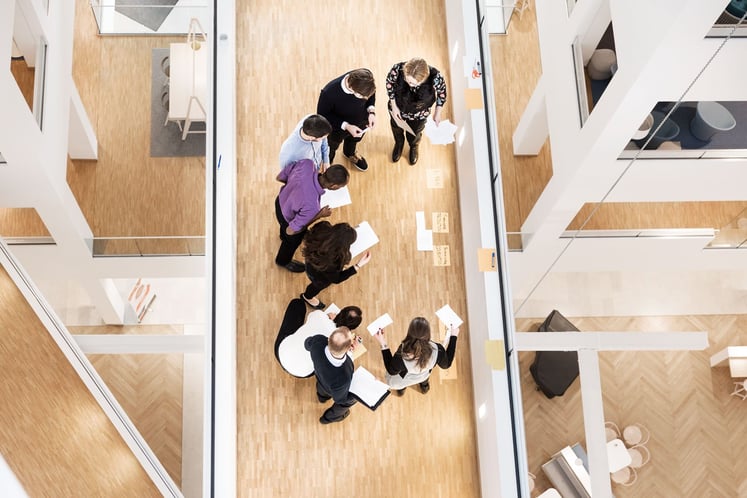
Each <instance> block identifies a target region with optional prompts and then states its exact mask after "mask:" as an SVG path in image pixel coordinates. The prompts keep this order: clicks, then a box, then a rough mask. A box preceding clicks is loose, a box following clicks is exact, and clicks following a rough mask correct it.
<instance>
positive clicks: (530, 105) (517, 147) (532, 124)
mask: <svg viewBox="0 0 747 498" xmlns="http://www.w3.org/2000/svg"><path fill="white" fill-rule="evenodd" d="M548 132H549V130H548V129H547V107H546V106H545V89H544V86H543V78H542V76H540V78H539V81H537V86H536V87H535V88H534V92H532V96H531V97H530V98H529V102H527V106H526V107H525V108H524V113H523V114H522V115H521V119H520V120H519V124H518V125H517V126H516V130H515V131H514V136H513V142H514V154H515V155H517V156H522V155H525V156H536V155H537V154H539V151H540V149H541V148H542V145H544V143H545V140H547V135H548Z"/></svg>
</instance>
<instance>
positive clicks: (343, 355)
mask: <svg viewBox="0 0 747 498" xmlns="http://www.w3.org/2000/svg"><path fill="white" fill-rule="evenodd" d="M352 344H353V333H352V332H351V331H350V329H349V328H347V327H338V328H336V329H335V330H334V331H333V332H332V334H330V336H329V339H327V337H325V336H324V335H322V334H318V335H315V336H313V337H309V338H308V339H306V341H304V347H305V348H306V350H307V351H309V352H310V353H311V361H312V362H313V363H314V374H316V397H317V399H318V400H319V402H320V403H326V402H327V401H329V400H330V399H333V400H334V404H333V405H332V406H331V407H329V408H327V410H325V412H324V414H322V416H321V417H320V418H319V422H320V423H322V424H331V423H333V422H342V420H344V419H345V418H346V417H347V416H348V415H350V407H351V406H353V405H354V404H355V403H356V399H355V398H354V397H353V396H352V395H351V394H350V382H351V381H352V380H353V370H354V367H353V360H352V358H350V355H348V351H349V350H350V346H351V345H352Z"/></svg>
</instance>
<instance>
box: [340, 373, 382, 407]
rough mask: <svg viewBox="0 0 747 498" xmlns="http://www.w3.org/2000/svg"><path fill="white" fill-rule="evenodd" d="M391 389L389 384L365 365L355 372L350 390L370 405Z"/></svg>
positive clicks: (374, 404)
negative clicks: (378, 377) (375, 375)
mask: <svg viewBox="0 0 747 498" xmlns="http://www.w3.org/2000/svg"><path fill="white" fill-rule="evenodd" d="M388 391H389V386H388V385H386V384H385V383H383V382H381V381H380V380H379V379H377V378H376V377H374V375H373V374H372V373H371V372H369V371H368V370H366V369H365V368H363V367H358V368H356V369H355V372H353V380H352V381H351V382H350V392H351V393H353V394H355V395H356V396H358V398H360V400H361V401H363V402H364V403H365V404H367V405H368V406H369V407H372V406H376V403H378V402H379V400H380V399H381V398H382V396H384V395H385V394H386V393H387V392H388Z"/></svg>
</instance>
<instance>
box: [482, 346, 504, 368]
mask: <svg viewBox="0 0 747 498" xmlns="http://www.w3.org/2000/svg"><path fill="white" fill-rule="evenodd" d="M485 359H486V360H487V362H488V365H490V368H492V369H493V370H505V369H506V352H505V347H504V346H503V341H485Z"/></svg>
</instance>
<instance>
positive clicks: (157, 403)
mask: <svg viewBox="0 0 747 498" xmlns="http://www.w3.org/2000/svg"><path fill="white" fill-rule="evenodd" d="M69 330H70V333H72V334H182V333H183V328H182V327H180V326H168V325H141V326H124V327H117V326H101V327H82V326H74V327H69ZM88 359H89V360H90V361H91V363H92V364H93V366H94V367H95V368H96V371H97V372H98V373H99V375H100V376H101V378H102V379H103V380H104V382H106V385H107V387H109V389H110V390H111V392H112V394H114V397H115V398H117V401H118V402H119V404H120V405H122V408H123V409H124V411H125V413H126V414H127V416H128V417H129V418H130V420H132V423H133V424H135V427H136V428H137V430H138V431H139V432H140V434H141V435H142V436H143V439H145V442H146V443H148V446H149V447H150V449H151V450H153V453H154V454H155V455H156V457H157V458H158V460H159V461H160V462H161V463H162V464H163V466H164V467H165V468H166V471H167V472H168V473H169V475H170V476H171V478H172V479H173V480H174V482H175V483H176V485H177V486H179V485H180V483H181V476H182V396H183V368H182V367H183V356H182V355H180V354H168V355H166V354H147V355H146V354H140V355H123V354H91V355H89V356H88Z"/></svg>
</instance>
